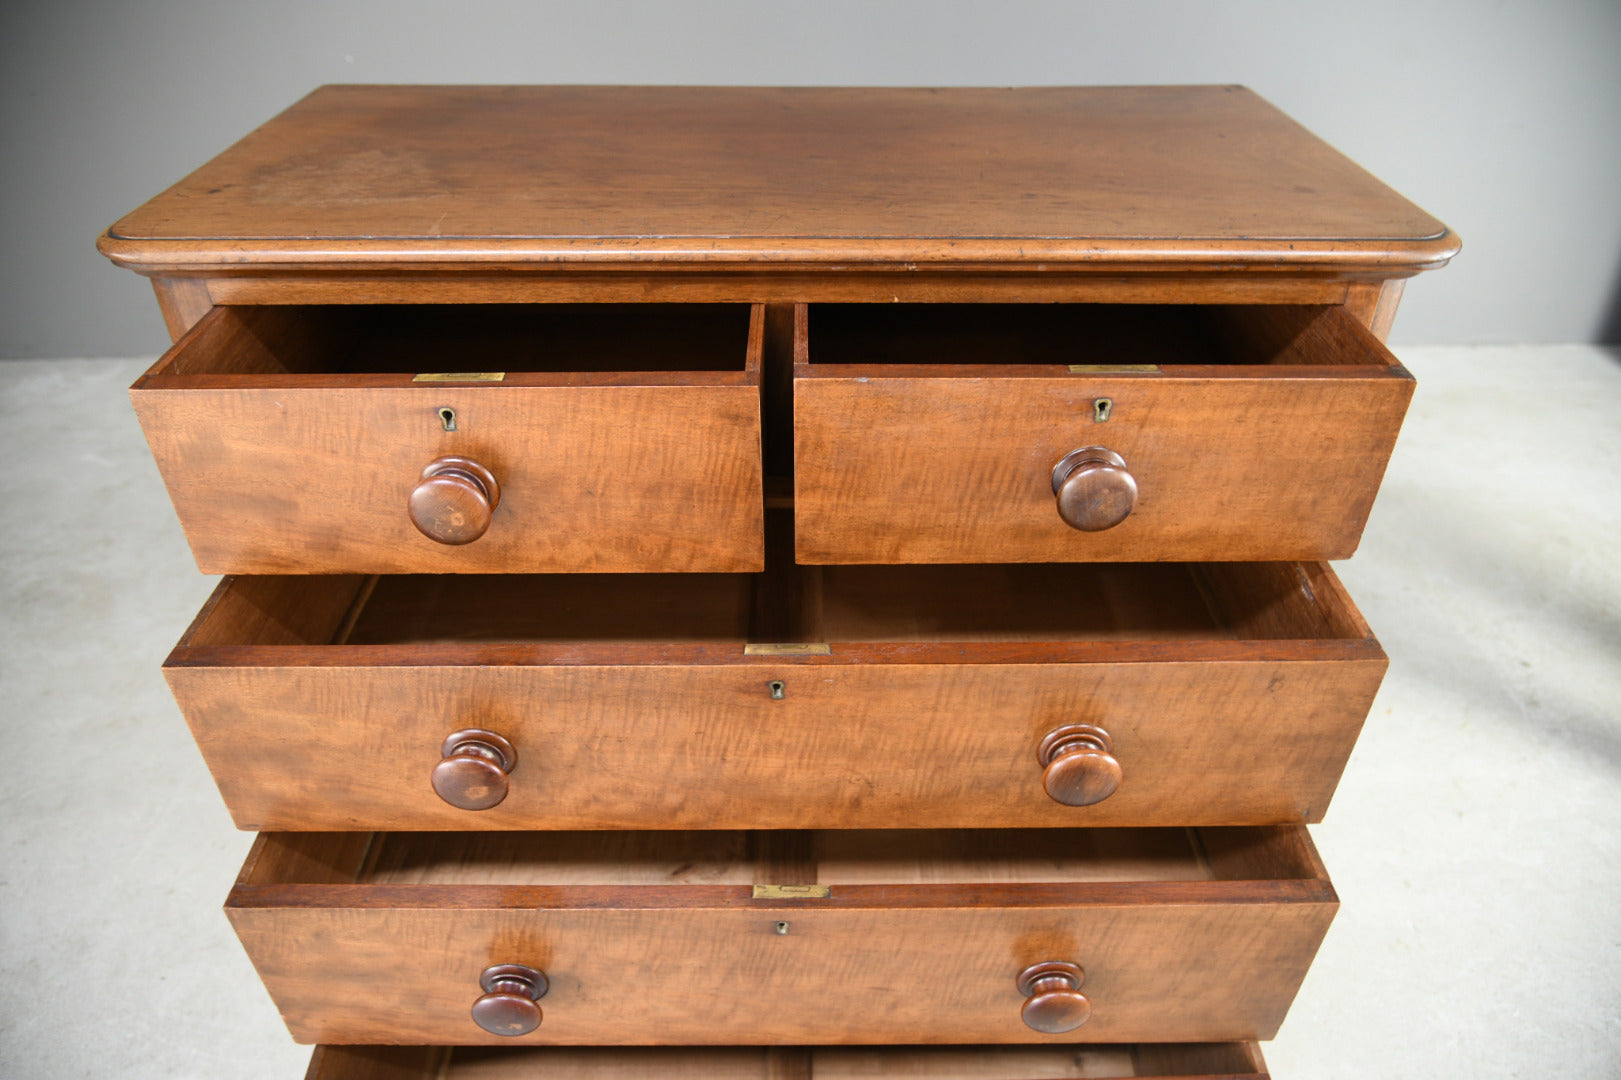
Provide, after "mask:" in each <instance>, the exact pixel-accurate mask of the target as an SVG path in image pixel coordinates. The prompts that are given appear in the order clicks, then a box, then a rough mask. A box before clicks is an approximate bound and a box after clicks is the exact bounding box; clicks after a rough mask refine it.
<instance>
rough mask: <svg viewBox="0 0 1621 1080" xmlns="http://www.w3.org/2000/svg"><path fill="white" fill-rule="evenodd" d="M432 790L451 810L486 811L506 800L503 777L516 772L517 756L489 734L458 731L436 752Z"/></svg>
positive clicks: (505, 781)
mask: <svg viewBox="0 0 1621 1080" xmlns="http://www.w3.org/2000/svg"><path fill="white" fill-rule="evenodd" d="M439 753H440V754H441V755H442V757H443V760H441V761H440V762H439V764H437V765H435V766H434V767H433V790H434V791H436V792H438V794H439V797H440V798H441V799H443V800H445V801H446V802H447V803H449V804H450V805H451V806H457V807H460V808H461V809H463V810H488V809H489V808H490V807H492V806H496V805H499V803H500V802H501V800H502V799H504V798H506V797H507V773H509V772H511V771H512V770H513V769H515V768H517V765H518V752H517V751H516V750H514V749H513V748H512V744H511V743H509V742H507V741H506V740H505V739H503V738H501V736H499V735H497V734H496V733H495V732H493V731H484V730H483V729H481V728H468V729H467V730H466V731H458V732H456V733H455V734H453V735H451V736H450V737H449V738H448V739H446V740H445V742H444V745H443V746H441V747H440V748H439Z"/></svg>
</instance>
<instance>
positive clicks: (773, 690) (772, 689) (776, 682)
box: [765, 679, 788, 701]
mask: <svg viewBox="0 0 1621 1080" xmlns="http://www.w3.org/2000/svg"><path fill="white" fill-rule="evenodd" d="M765 688H766V691H767V692H768V693H770V695H771V700H772V701H781V700H782V699H783V698H785V697H787V696H788V684H787V683H785V682H783V681H782V680H781V679H772V680H771V681H770V682H768V683H766V684H765Z"/></svg>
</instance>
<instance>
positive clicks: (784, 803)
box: [100, 87, 1458, 1080]
mask: <svg viewBox="0 0 1621 1080" xmlns="http://www.w3.org/2000/svg"><path fill="white" fill-rule="evenodd" d="M100 246H101V248H102V250H103V251H104V252H105V253H106V254H107V255H108V256H109V257H110V258H112V259H113V260H114V261H116V262H118V263H120V264H122V265H126V266H129V267H131V268H133V269H135V270H137V271H139V272H141V273H144V274H147V275H149V276H151V277H152V278H153V281H154V285H155V287H156V290H157V295H158V300H159V303H160V305H161V306H162V308H163V311H164V315H165V317H166V319H167V320H168V323H169V327H170V330H171V331H172V333H173V335H174V337H175V345H174V348H173V349H171V350H170V351H169V352H168V353H167V354H165V356H164V357H163V358H161V359H160V360H159V362H158V363H157V365H156V366H155V367H154V368H153V369H152V370H151V371H150V372H148V373H147V374H146V375H145V376H143V377H142V379H141V380H140V381H138V382H137V383H136V385H135V386H134V387H133V388H132V390H131V394H132V397H133V399H134V403H135V407H136V411H137V413H138V415H139V417H140V421H141V424H142V426H143V428H144V430H145V432H146V435H147V438H148V441H149V442H150V444H151V447H152V451H153V454H154V456H155V458H156V459H157V462H158V465H159V468H160V470H161V471H162V473H163V477H164V480H165V483H166V484H167V485H168V488H169V492H170V495H171V497H172V499H173V501H174V505H175V510H176V513H177V514H178V515H179V518H180V521H181V523H182V525H183V526H184V528H185V531H186V536H187V539H188V540H189V542H190V543H191V546H192V549H193V552H194V553H195V555H196V558H197V562H198V566H199V568H200V569H201V570H203V571H204V572H205V573H223V574H228V575H231V576H228V577H226V578H225V580H224V581H222V582H221V584H220V586H219V589H218V590H217V591H216V593H215V595H214V597H213V598H212V599H211V600H210V601H209V603H208V605H207V606H206V607H205V608H204V609H203V611H202V612H201V613H200V614H199V615H198V617H197V620H196V621H195V622H194V624H193V625H192V627H191V628H190V629H189V630H187V631H186V633H185V635H184V636H183V638H182V639H181V641H180V643H179V644H178V645H177V646H176V648H175V649H174V651H173V653H172V654H171V655H170V658H169V660H168V662H167V663H166V665H165V668H164V672H165V675H166V677H167V678H168V680H169V684H170V686H171V688H172V689H173V691H174V694H175V698H176V700H177V702H178V703H179V705H180V708H181V711H182V712H183V713H184V715H185V718H186V720H187V722H188V723H189V724H190V726H191V729H192V733H193V735H194V736H195V738H196V741H197V744H198V746H199V747H200V749H201V750H202V753H203V755H204V757H205V758H206V760H207V762H208V765H209V767H210V769H211V770H212V772H213V774H214V777H215V779H216V781H217V782H218V784H219V787H220V791H221V794H222V796H223V797H224V800H225V802H226V804H227V806H228V807H229V809H230V812H231V814H232V816H233V817H234V819H235V821H236V823H237V824H238V825H239V826H240V827H242V828H246V829H255V830H265V831H264V832H263V833H261V835H260V837H259V839H258V841H257V842H256V844H255V846H254V849H253V853H252V854H251V855H250V857H249V860H248V863H247V865H246V866H244V868H243V871H242V875H241V877H240V878H239V880H238V882H237V884H236V886H235V887H234V888H233V889H232V891H231V894H230V899H229V901H228V903H227V913H228V914H229V916H230V918H231V920H232V923H233V925H234V926H235V927H236V930H237V932H238V935H239V936H240V937H241V939H242V942H243V944H244V946H245V947H246V948H247V950H248V953H249V955H250V956H251V957H252V959H253V961H254V963H255V965H256V966H257V967H258V970H259V972H260V975H261V976H262V977H263V979H264V981H265V984H266V986H267V987H268V989H269V990H270V993H271V996H272V997H273V998H274V999H275V1001H276V1004H277V1006H278V1007H279V1008H280V1009H281V1011H282V1015H283V1017H284V1018H285V1019H286V1021H287V1024H288V1026H289V1029H290V1030H291V1032H292V1034H293V1036H294V1037H295V1038H296V1039H299V1040H300V1041H307V1042H320V1043H323V1044H328V1045H324V1046H323V1047H322V1048H321V1049H320V1050H318V1051H317V1054H316V1057H315V1059H314V1061H313V1062H312V1064H311V1076H312V1077H317V1078H321V1080H326V1078H335V1077H339V1076H353V1077H383V1076H389V1077H406V1076H411V1077H415V1076H423V1077H426V1076H453V1077H475V1076H476V1077H507V1076H517V1075H530V1074H531V1073H532V1072H534V1071H535V1070H539V1071H540V1074H542V1075H549V1076H559V1077H577V1078H580V1080H587V1078H589V1080H609V1078H614V1080H617V1078H620V1077H628V1076H644V1075H650V1074H659V1075H669V1076H686V1075H692V1076H699V1075H702V1076H704V1077H711V1078H712V1077H734V1076H735V1077H738V1078H743V1077H750V1078H753V1077H760V1078H768V1077H769V1078H774V1080H787V1078H790V1077H792V1078H805V1080H808V1078H811V1077H815V1078H817V1080H833V1078H840V1080H843V1078H850V1080H854V1078H856V1077H867V1076H879V1075H883V1076H915V1077H947V1076H949V1077H962V1078H975V1080H990V1078H992V1077H998V1078H1002V1080H1006V1078H1007V1077H1009V1076H1019V1077H1022V1078H1027V1080H1033V1078H1037V1077H1068V1076H1121V1077H1124V1076H1163V1077H1172V1076H1183V1077H1185V1076H1195V1075H1197V1076H1205V1077H1211V1076H1218V1075H1219V1076H1231V1077H1254V1076H1260V1075H1263V1073H1264V1065H1263V1064H1262V1063H1261V1058H1260V1055H1259V1051H1258V1050H1257V1049H1256V1047H1255V1046H1254V1040H1257V1039H1265V1038H1268V1037H1270V1036H1271V1035H1272V1034H1274V1033H1275V1032H1276V1030H1277V1028H1278V1025H1279V1023H1280V1022H1281V1021H1282V1020H1283V1018H1284V1014H1285V1012H1286V1011H1287V1009H1288V1006H1289V1003H1290V1002H1291V1001H1292V999H1293V997H1294V995H1295V992H1296V990H1297V988H1298V987H1299V985H1300V981H1301V979H1302V978H1303V977H1304V975H1305V972H1306V970H1307V967H1308V966H1309V964H1310V962H1311V959H1312V957H1313V955H1314V954H1315V952H1316V950H1317V946H1318V943H1319V942H1320V941H1321V940H1322V937H1323V935H1324V933H1325V932H1326V931H1327V929H1328V924H1329V921H1330V919H1331V918H1332V916H1333V913H1334V910H1335V908H1336V906H1337V903H1338V901H1337V898H1336V897H1335V894H1334V891H1333V888H1332V886H1331V885H1330V883H1329V878H1328V875H1327V872H1326V871H1325V870H1324V868H1323V865H1322V863H1321V861H1320V860H1319V859H1318V857H1317V854H1316V852H1315V849H1314V848H1313V846H1312V844H1311V841H1310V838H1309V837H1308V836H1307V833H1306V829H1305V824H1306V823H1309V822H1315V821H1318V820H1321V818H1322V816H1323V813H1324V811H1325V809H1326V807H1327V805H1328V802H1329V800H1330V798H1331V796H1332V794H1333V791H1334V787H1335V785H1336V783H1337V782H1338V780H1339V776H1340V773H1341V771H1342V770H1343V768H1344V766H1345V762H1346V760H1347V758H1348V756H1349V754H1350V751H1351V749H1352V746H1353V744H1354V742H1355V740H1356V737H1357V733H1358V731H1359V729H1360V727H1361V724H1362V721H1363V719H1364V717H1365V716H1366V715H1367V712H1368V709H1369V706H1370V704H1371V701H1372V698H1373V694H1374V692H1375V691H1376V690H1377V688H1378V685H1379V681H1380V678H1381V677H1382V675H1383V673H1384V670H1385V657H1384V654H1383V652H1382V651H1381V650H1380V648H1379V645H1378V643H1377V641H1376V640H1375V639H1374V636H1373V634H1372V632H1371V631H1370V630H1369V628H1368V627H1367V625H1366V624H1365V623H1364V622H1363V621H1362V618H1361V616H1360V615H1359V614H1358V613H1357V610H1356V607H1355V605H1354V604H1353V603H1352V601H1351V599H1350V598H1349V597H1348V596H1347V595H1346V593H1345V591H1344V589H1343V588H1342V587H1341V586H1340V584H1339V582H1338V580H1337V578H1336V577H1335V576H1334V574H1333V572H1332V571H1331V570H1330V569H1329V568H1328V566H1327V565H1326V564H1325V563H1324V562H1323V561H1322V560H1326V559H1337V558H1344V557H1346V556H1348V555H1350V554H1351V553H1352V552H1353V551H1354V550H1355V547H1356V544H1357V541H1358V538H1359V537H1360V535H1361V531H1362V528H1363V525H1364V524H1365V522H1366V520H1367V516H1368V512H1369V509H1370V507H1371V505H1372V502H1373V499H1374V497H1375V495H1376V493H1377V490H1378V486H1379V483H1380V480H1381V478H1382V476H1383V472H1384V468H1385V464H1386V462H1387V461H1388V459H1389V456H1390V452H1391V449H1392V446H1393V445H1394V441H1395V438H1396V434H1397V431H1398V429H1399V427H1400V425H1401V421H1402V417H1403V414H1404V412H1405V410H1406V407H1407V403H1408V401H1409V399H1410V397H1411V394H1412V388H1413V383H1412V379H1411V376H1409V375H1408V374H1407V372H1406V371H1405V370H1404V369H1403V368H1402V367H1401V365H1400V364H1399V363H1398V362H1397V361H1396V360H1395V358H1394V357H1393V356H1391V354H1390V353H1389V351H1388V350H1387V349H1386V348H1385V347H1384V345H1383V344H1382V341H1383V338H1384V336H1385V334H1386V332H1387V331H1388V329H1389V326H1390V322H1391V319H1392V318H1393V317H1394V313H1395V308H1396V304H1397V302H1398V301H1399V299H1400V296H1401V291H1402V286H1403V284H1404V282H1405V280H1406V279H1407V278H1408V277H1410V276H1412V275H1413V274H1415V273H1417V272H1419V271H1421V270H1424V269H1428V268H1432V267H1436V266H1440V265H1442V264H1444V263H1445V262H1446V261H1447V260H1448V259H1449V258H1450V257H1451V256H1452V254H1454V253H1455V251H1456V250H1457V246H1458V245H1457V240H1456V238H1455V237H1454V236H1453V235H1452V234H1451V233H1450V232H1448V231H1447V230H1446V229H1445V227H1444V226H1442V225H1440V224H1439V223H1438V222H1436V221H1435V220H1434V219H1433V218H1430V217H1429V216H1428V215H1426V214H1424V213H1423V212H1422V211H1420V210H1418V209H1417V208H1415V207H1413V206H1412V205H1411V204H1409V203H1407V202H1405V201H1404V200H1402V199H1401V198H1400V197H1399V196H1397V195H1395V194H1394V193H1393V192H1391V191H1389V189H1387V188H1385V187H1384V186H1383V185H1381V184H1379V182H1378V181H1376V180H1374V179H1373V178H1372V177H1370V176H1368V175H1367V174H1366V173H1363V172H1362V171H1361V170H1359V169H1357V168H1356V166H1354V165H1353V164H1351V163H1350V162H1349V161H1347V160H1346V159H1344V158H1343V157H1341V156H1340V155H1338V154H1337V153H1335V152H1334V151H1333V150H1331V149H1330V148H1329V147H1327V146H1326V145H1324V144H1323V143H1321V142H1319V141H1317V140H1316V139H1314V138H1312V137H1311V136H1310V135H1308V134H1306V133H1305V132H1304V131H1302V130H1301V129H1300V128H1299V127H1297V126H1296V125H1294V124H1293V123H1292V122H1291V121H1289V120H1288V119H1287V118H1285V117H1284V116H1282V114H1280V113H1278V112H1277V111H1276V110H1274V109H1272V108H1271V107H1270V106H1268V105H1266V104H1265V103H1264V102H1262V101H1260V100H1259V99H1258V98H1256V97H1255V96H1254V95H1252V94H1250V93H1249V92H1248V91H1245V90H1243V89H1242V88H1238V87H1181V88H1132V89H1113V90H1111V89H1031V90H949V91H945V90H941V91H925V90H764V89H704V88H683V89H672V88H600V87H599V88H568V87H549V88H533V87H510V88H493V87H484V88H463V87H435V88H413V87H328V88H325V89H323V90H320V91H317V92H316V93H314V94H312V95H311V96H310V97H308V98H306V99H305V100H304V101H302V102H300V103H299V104H297V105H295V106H294V107H293V108H292V109H290V110H288V111H287V112H286V113H284V114H282V115H281V116H279V117H277V118H276V119H274V120H272V121H271V122H270V123H268V124H266V125H265V126H264V127H262V128H260V129H259V130H258V131H256V132H254V133H253V134H252V135H250V136H248V137H247V138H246V139H244V140H243V141H242V142H240V143H238V144H237V145H236V146H235V147H233V148H231V149H230V150H229V151H227V152H226V153H225V154H223V155H221V157H219V158H218V159H216V160H215V161H213V162H211V163H209V164H208V165H206V166H204V167H203V168H202V169H200V170H198V171H197V172H196V173H194V174H192V176H190V177H188V178H187V179H185V180H183V181H181V182H180V183H179V184H177V185H176V186H175V187H173V188H171V189H169V190H168V191H167V192H165V193H163V194H162V195H160V196H158V197H157V198H155V199H154V200H152V201H151V202H150V203H148V204H147V205H146V206H144V207H142V208H141V209H139V210H137V211H136V212H134V213H133V214H131V215H129V216H128V217H126V218H125V219H123V220H122V221H120V222H119V223H118V224H116V225H114V226H113V227H112V228H111V229H110V230H109V231H108V232H107V233H106V234H105V235H104V236H103V237H102V239H101V245H100ZM382 1044H399V1045H396V1046H385V1045H382ZM480 1044H484V1045H485V1048H483V1049H479V1048H477V1047H479V1045H480ZM447 1047H466V1048H467V1049H455V1050H451V1049H445V1048H447ZM435 1048H438V1049H435Z"/></svg>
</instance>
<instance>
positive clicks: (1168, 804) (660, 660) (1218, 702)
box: [164, 511, 1386, 830]
mask: <svg viewBox="0 0 1621 1080" xmlns="http://www.w3.org/2000/svg"><path fill="white" fill-rule="evenodd" d="M770 514H771V515H772V517H771V520H772V522H773V526H772V534H771V535H772V537H773V562H772V563H771V566H772V568H773V569H772V570H771V571H770V572H768V573H767V574H765V575H761V576H759V577H756V578H753V579H751V578H749V577H746V576H743V575H629V576H627V575H601V576H599V575H550V576H537V577H523V578H505V577H484V576H468V575H462V576H431V577H398V578H395V577H385V578H382V579H379V580H378V581H377V582H376V583H375V584H374V585H373V586H372V587H371V588H370V589H369V590H365V589H363V588H362V583H361V579H358V578H345V579H340V580H336V581H334V580H329V579H324V578H308V577H248V578H234V579H228V580H227V581H225V582H224V583H222V585H221V586H220V589H219V591H218V593H217V595H216V597H215V599H214V600H212V601H210V606H209V607H208V608H206V609H205V612H204V614H203V615H201V616H200V617H199V619H198V621H197V623H196V624H195V625H194V626H193V628H192V630H191V631H190V632H189V633H188V634H187V636H186V637H185V638H184V639H182V641H181V642H180V644H179V645H178V646H177V647H176V649H175V650H174V652H173V654H172V655H171V656H170V658H169V661H168V663H167V664H166V665H165V669H164V672H165V675H166V677H167V678H168V681H169V685H170V687H171V689H172V690H173V691H174V694H175V697H176V700H177V701H178V702H179V704H180V706H181V709H182V711H183V713H184V714H185V716H186V719H187V722H188V723H189V724H190V725H191V729H192V732H193V734H194V736H195V737H196V739H197V743H198V746H199V747H200V748H201V750H202V752H203V756H204V757H205V758H206V759H207V761H208V764H209V767H210V768H211V770H212V771H213V774H214V777H215V780H216V782H217V783H218V784H219V787H220V790H221V793H222V794H223V795H224V797H225V801H226V803H227V805H228V806H229V807H230V809H231V812H232V814H233V816H234V818H235V819H236V822H237V824H238V825H239V826H240V827H242V828H247V829H293V830H319V829H357V828H367V829H371V828H411V829H447V830H457V829H482V830H492V829H494V830H501V829H536V828H592V829H609V828H646V829H663V828H705V827H771V828H792V827H803V826H822V827H880V826H901V827H911V826H922V825H931V826H989V825H998V826H1012V825H1021V826H1063V825H1094V824H1095V825H1118V824H1143V825H1150V824H1188V823H1197V824H1262V823H1268V822H1276V821H1317V820H1320V819H1321V818H1322V815H1323V812H1324V810H1325V808H1326V807H1327V805H1328V802H1329V799H1330V797H1331V795H1332V793H1333V791H1334V787H1335V785H1336V783H1337V781H1338V778H1339V775H1340V772H1341V771H1342V770H1343V768H1344V765H1345V762H1346V759H1347V757H1348V755H1349V753H1350V750H1351V747H1352V745H1353V743H1354V742H1355V739H1356V736H1357V733H1358V732H1359V730H1360V728H1361V724H1362V721H1363V719H1364V718H1365V717H1366V715H1367V711H1368V709H1369V707H1370V705H1371V702H1372V699H1373V694H1374V692H1375V691H1376V690H1377V688H1378V686H1379V683H1380V680H1381V678H1382V676H1383V673H1384V670H1385V667H1386V660H1385V657H1384V654H1383V652H1382V651H1381V650H1380V648H1379V646H1378V643H1377V642H1376V641H1375V640H1374V638H1373V635H1372V633H1371V632H1370V631H1369V630H1368V628H1367V626H1366V624H1365V623H1363V621H1362V619H1361V617H1360V615H1358V614H1357V612H1356V608H1355V606H1354V605H1353V604H1352V603H1351V600H1350V598H1349V597H1348V596H1347V595H1345V593H1344V591H1343V589H1342V588H1341V587H1340V586H1339V584H1338V582H1337V580H1336V579H1335V578H1334V576H1333V573H1332V571H1330V570H1329V569H1328V568H1327V567H1326V566H1321V565H1315V564H1312V565H1298V564H1287V563H1285V564H1261V565H1247V564H1208V565H1199V566H1191V567H1190V566H1185V565H1180V564H1142V565H1137V564H1071V565H1061V564H1060V565H1046V566H1042V565H1035V566H1008V567H997V566H962V567H944V566H936V567H927V566H919V567H881V566H879V567H854V566H841V567H826V568H795V567H793V566H792V565H791V564H786V565H785V559H784V558H783V557H782V556H783V555H785V554H786V550H787V547H788V543H789V539H788V537H787V536H786V535H785V530H783V529H780V528H778V527H777V526H778V525H780V524H782V519H783V518H784V517H785V512H784V511H771V512H770ZM362 593H364V595H363V596H362V595H361V594H362ZM357 601H358V602H357ZM288 627H298V628H299V630H298V632H291V631H289V630H288V629H286V628H288ZM751 641H752V642H757V643H758V642H765V643H776V642H788V643H794V642H826V643H827V645H826V649H825V655H782V654H775V655H774V654H772V653H771V652H770V651H766V652H764V653H759V652H757V653H756V654H754V655H750V654H749V653H748V652H746V650H745V646H746V645H747V643H749V642H751ZM773 683H775V684H778V685H777V689H776V694H775V695H774V693H773V689H772V684H773ZM776 695H780V696H776ZM1075 724H1087V725H1095V726H1096V727H1099V728H1102V729H1104V730H1105V731H1107V732H1108V738H1109V756H1110V757H1111V759H1112V761H1113V762H1114V768H1115V770H1117V771H1116V772H1115V774H1114V775H1116V776H1118V777H1120V779H1119V782H1118V784H1117V785H1116V787H1115V789H1114V790H1112V791H1111V792H1110V793H1109V794H1107V796H1106V797H1101V798H1099V799H1098V801H1095V802H1094V803H1093V804H1092V805H1088V806H1068V805H1063V804H1061V803H1059V802H1058V801H1056V799H1055V798H1054V797H1052V796H1050V795H1049V794H1048V788H1047V782H1048V781H1049V780H1050V777H1048V775H1047V771H1046V770H1047V768H1048V765H1049V763H1050V757H1049V758H1044V756H1043V753H1042V750H1043V745H1044V740H1045V739H1046V737H1047V736H1048V735H1049V733H1051V732H1052V731H1054V730H1055V729H1058V728H1063V727H1065V726H1067V725H1075ZM469 728H480V729H484V730H487V731H490V732H493V733H494V734H496V735H498V736H500V737H501V738H503V739H506V740H508V741H509V742H510V744H511V745H512V747H513V748H514V749H515V751H516V757H517V760H518V762H519V764H518V766H517V767H516V768H514V769H512V770H511V772H510V774H509V775H507V776H506V777H505V778H504V781H503V783H504V785H505V787H504V790H506V792H507V794H506V795H505V796H504V797H503V798H501V799H500V800H499V802H498V804H496V805H492V806H491V807H490V808H489V809H485V810H479V811H470V810H465V809H459V808H457V807H455V806H452V805H450V803H448V802H447V801H445V800H444V799H442V798H440V797H439V795H437V794H436V793H435V791H434V787H433V777H434V775H435V772H436V770H438V769H440V768H441V765H442V762H443V760H444V758H443V753H444V749H443V748H444V743H445V740H446V739H447V737H449V736H450V735H452V734H453V733H456V732H460V731H463V730H464V729H469Z"/></svg>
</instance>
